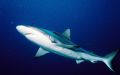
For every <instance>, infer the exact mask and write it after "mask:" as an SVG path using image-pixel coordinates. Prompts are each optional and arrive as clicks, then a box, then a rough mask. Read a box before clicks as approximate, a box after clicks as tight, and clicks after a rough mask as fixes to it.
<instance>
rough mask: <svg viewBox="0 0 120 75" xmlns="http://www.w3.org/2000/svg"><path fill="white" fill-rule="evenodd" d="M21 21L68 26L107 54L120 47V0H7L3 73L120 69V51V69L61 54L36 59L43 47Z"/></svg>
mask: <svg viewBox="0 0 120 75" xmlns="http://www.w3.org/2000/svg"><path fill="white" fill-rule="evenodd" d="M18 24H25V25H31V24H34V25H33V26H36V27H41V28H46V29H48V30H54V31H58V32H63V31H64V30H65V29H66V28H70V29H71V38H72V41H73V42H75V43H77V44H79V45H80V46H81V47H82V48H85V49H87V50H88V51H92V52H94V53H96V54H98V55H101V56H104V55H106V54H108V53H110V52H112V51H115V50H116V49H119V48H120V1H119V0H1V1H0V75H114V74H119V73H120V72H119V71H120V54H119V53H118V55H117V56H116V58H115V59H114V60H113V68H114V70H115V71H116V72H115V73H113V72H111V71H110V70H109V69H108V68H107V66H106V65H105V64H104V63H102V62H98V63H95V64H92V63H90V62H84V63H81V64H79V65H77V64H76V63H75V61H74V60H71V59H68V58H64V57H61V56H58V55H55V54H52V53H50V54H47V55H45V56H42V57H40V58H39V59H34V55H35V54H36V52H37V49H38V48H39V47H38V46H36V45H35V44H32V43H31V42H30V41H28V40H27V39H26V38H24V37H23V36H22V35H21V34H19V33H18V32H17V30H16V26H17V25H18Z"/></svg>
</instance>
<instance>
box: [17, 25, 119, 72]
mask: <svg viewBox="0 0 120 75" xmlns="http://www.w3.org/2000/svg"><path fill="white" fill-rule="evenodd" d="M16 29H17V30H18V32H20V33H21V34H22V35H24V36H25V37H26V38H27V39H28V40H30V41H31V42H33V43H35V44H37V45H38V46H40V48H39V49H38V52H37V53H36V55H35V57H40V56H43V55H45V54H47V53H50V52H51V53H55V54H58V55H60V56H64V57H68V58H71V59H74V60H76V63H77V64H80V63H81V62H84V61H90V62H92V63H96V62H97V61H102V62H104V63H105V64H106V65H107V66H108V68H109V69H110V70H111V71H114V70H113V69H112V64H111V62H112V59H113V58H114V57H115V55H116V53H117V51H115V52H112V53H110V54H108V55H106V56H105V57H101V56H98V55H96V54H93V53H91V52H88V51H86V50H84V49H83V48H80V47H79V46H78V45H76V44H74V43H73V42H71V40H70V29H66V30H65V31H64V32H63V34H60V33H57V32H53V31H49V30H46V29H42V28H36V27H31V26H26V25H18V26H17V27H16Z"/></svg>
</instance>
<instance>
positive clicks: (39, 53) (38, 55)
mask: <svg viewBox="0 0 120 75" xmlns="http://www.w3.org/2000/svg"><path fill="white" fill-rule="evenodd" d="M47 53H49V52H48V51H46V50H44V49H43V48H39V49H38V51H37V53H36V55H35V57H40V56H43V55H45V54H47Z"/></svg>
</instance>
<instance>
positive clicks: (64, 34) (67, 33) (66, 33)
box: [62, 29, 70, 40]
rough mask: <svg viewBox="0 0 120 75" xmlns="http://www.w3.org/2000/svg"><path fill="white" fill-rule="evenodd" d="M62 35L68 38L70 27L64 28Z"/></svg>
mask: <svg viewBox="0 0 120 75" xmlns="http://www.w3.org/2000/svg"><path fill="white" fill-rule="evenodd" d="M62 35H63V36H65V37H66V38H68V39H69V40H70V29H66V30H65V31H64V32H63V34H62Z"/></svg>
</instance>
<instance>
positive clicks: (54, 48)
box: [47, 46, 80, 59]
mask: <svg viewBox="0 0 120 75" xmlns="http://www.w3.org/2000/svg"><path fill="white" fill-rule="evenodd" d="M47 50H48V51H49V52H52V53H55V54H58V55H61V56H64V57H69V58H72V59H79V58H80V57H79V55H78V54H77V52H75V51H72V50H70V49H67V48H63V47H59V46H49V48H47Z"/></svg>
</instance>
